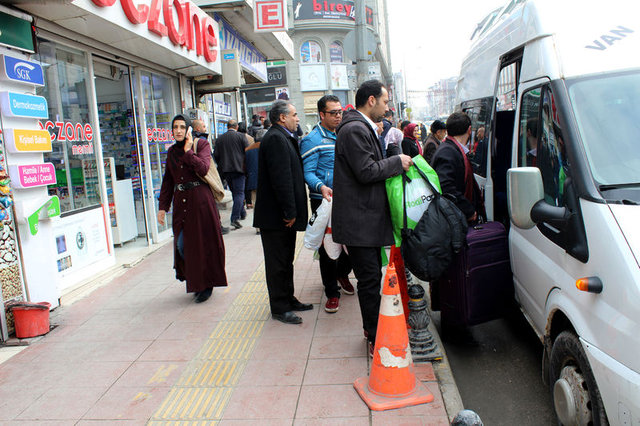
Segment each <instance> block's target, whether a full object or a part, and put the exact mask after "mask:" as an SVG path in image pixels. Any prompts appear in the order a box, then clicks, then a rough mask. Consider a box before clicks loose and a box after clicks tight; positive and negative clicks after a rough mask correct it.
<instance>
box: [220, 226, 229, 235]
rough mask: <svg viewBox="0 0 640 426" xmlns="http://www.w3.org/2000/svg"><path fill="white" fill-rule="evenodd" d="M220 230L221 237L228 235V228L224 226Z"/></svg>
mask: <svg viewBox="0 0 640 426" xmlns="http://www.w3.org/2000/svg"><path fill="white" fill-rule="evenodd" d="M220 229H221V230H222V235H227V234H228V233H229V228H227V227H226V226H221V227H220Z"/></svg>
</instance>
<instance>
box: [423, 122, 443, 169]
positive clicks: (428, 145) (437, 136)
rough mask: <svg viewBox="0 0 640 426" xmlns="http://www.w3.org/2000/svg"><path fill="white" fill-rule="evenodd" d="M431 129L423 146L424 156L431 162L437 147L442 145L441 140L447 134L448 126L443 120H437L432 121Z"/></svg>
mask: <svg viewBox="0 0 640 426" xmlns="http://www.w3.org/2000/svg"><path fill="white" fill-rule="evenodd" d="M430 130H431V133H429V136H428V137H427V140H426V141H425V142H424V145H423V147H422V156H423V157H424V159H425V160H427V163H429V164H431V161H432V160H433V154H435V152H436V149H438V147H439V146H440V141H442V140H443V139H444V138H445V137H446V136H447V126H445V124H444V123H443V122H442V121H440V120H436V121H434V122H433V123H431V129H430Z"/></svg>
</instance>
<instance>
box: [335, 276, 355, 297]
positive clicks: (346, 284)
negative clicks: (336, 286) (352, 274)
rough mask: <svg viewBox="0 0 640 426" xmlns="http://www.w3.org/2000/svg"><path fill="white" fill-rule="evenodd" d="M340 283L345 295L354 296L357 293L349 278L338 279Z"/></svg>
mask: <svg viewBox="0 0 640 426" xmlns="http://www.w3.org/2000/svg"><path fill="white" fill-rule="evenodd" d="M338 282H339V283H340V287H342V292H343V293H344V294H354V293H355V292H356V290H355V289H354V288H353V286H352V285H351V281H349V278H348V277H343V278H338Z"/></svg>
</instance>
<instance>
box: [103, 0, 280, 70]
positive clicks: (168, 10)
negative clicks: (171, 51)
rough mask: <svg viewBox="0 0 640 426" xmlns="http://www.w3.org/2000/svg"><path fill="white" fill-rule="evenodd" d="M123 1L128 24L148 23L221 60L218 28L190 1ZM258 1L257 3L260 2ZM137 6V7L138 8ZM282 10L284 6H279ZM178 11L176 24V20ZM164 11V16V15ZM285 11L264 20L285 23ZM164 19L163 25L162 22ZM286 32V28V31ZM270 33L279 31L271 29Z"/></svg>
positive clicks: (106, 2)
mask: <svg viewBox="0 0 640 426" xmlns="http://www.w3.org/2000/svg"><path fill="white" fill-rule="evenodd" d="M92 1H93V4H94V5H96V6H98V7H111V6H113V5H114V4H115V3H116V2H115V0H92ZM134 1H135V0H120V5H121V7H122V10H123V12H124V14H125V15H126V17H127V19H128V20H129V22H131V23H132V24H134V25H138V24H144V23H145V22H146V23H147V28H148V30H149V32H151V33H153V34H155V35H158V36H160V38H163V37H165V36H168V37H169V40H171V43H173V44H174V45H175V46H178V47H179V46H185V47H186V48H187V50H195V52H196V55H197V56H204V59H205V60H206V61H207V62H216V61H217V60H218V49H217V47H218V38H217V37H218V35H217V30H216V28H217V25H216V23H215V21H214V20H213V18H212V17H211V16H209V15H208V14H206V13H205V12H204V11H203V10H202V9H200V8H199V7H198V6H196V5H195V4H193V3H192V2H191V1H189V0H147V2H149V1H150V5H147V4H144V1H141V0H138V1H135V2H134ZM258 1H260V0H257V1H256V4H257V3H258ZM283 1H284V0H269V1H268V2H270V3H276V4H280V5H282V4H284V3H283ZM136 3H137V5H136ZM278 7H281V6H278ZM174 11H175V12H177V13H176V16H177V17H178V19H177V22H175V19H174ZM161 12H162V13H161ZM285 12H286V9H284V8H282V9H277V8H276V9H274V8H273V7H272V8H270V9H265V13H264V16H265V19H267V21H268V22H269V23H271V24H273V23H274V22H276V21H278V20H285V21H286V13H285ZM161 16H162V20H163V22H160V17H161ZM284 30H286V27H285V28H284ZM269 31H277V29H274V28H273V27H271V29H269Z"/></svg>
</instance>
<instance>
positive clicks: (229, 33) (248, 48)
mask: <svg viewBox="0 0 640 426" xmlns="http://www.w3.org/2000/svg"><path fill="white" fill-rule="evenodd" d="M215 18H216V20H217V21H218V24H219V25H220V50H228V49H238V59H239V60H240V65H241V66H242V67H243V68H245V69H246V70H248V71H250V72H252V73H254V74H255V75H257V76H258V77H260V79H261V80H263V81H264V82H265V83H266V82H267V58H265V57H264V55H262V53H260V52H259V51H258V49H256V48H255V47H253V45H252V44H251V43H249V42H248V41H246V40H245V39H244V38H242V37H241V36H240V34H238V33H237V32H236V30H235V29H233V27H232V26H231V25H229V23H228V22H227V21H225V20H224V19H222V17H220V16H218V15H217V14H216V15H215Z"/></svg>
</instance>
